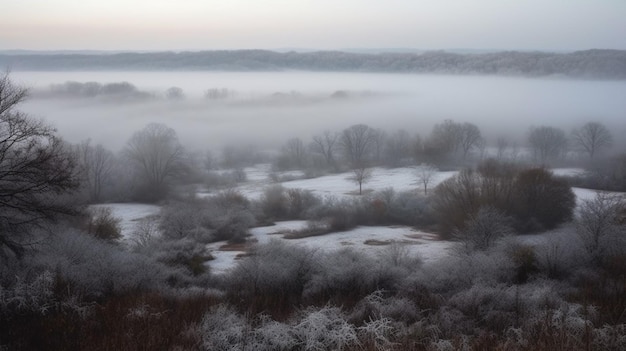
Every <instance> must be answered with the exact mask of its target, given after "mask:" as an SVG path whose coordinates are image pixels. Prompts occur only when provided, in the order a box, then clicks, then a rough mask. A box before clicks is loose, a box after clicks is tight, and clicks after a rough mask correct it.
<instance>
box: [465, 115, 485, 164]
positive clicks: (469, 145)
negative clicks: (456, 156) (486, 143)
mask: <svg viewBox="0 0 626 351" xmlns="http://www.w3.org/2000/svg"><path fill="white" fill-rule="evenodd" d="M460 137H461V139H460V141H459V143H460V144H461V149H462V150H463V159H465V158H467V154H468V153H469V152H470V151H471V150H472V149H473V148H475V147H480V144H481V142H482V140H483V138H482V136H481V135H480V129H478V127H477V126H476V125H475V124H472V123H463V124H462V125H461V128H460Z"/></svg>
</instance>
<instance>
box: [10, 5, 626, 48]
mask: <svg viewBox="0 0 626 351" xmlns="http://www.w3.org/2000/svg"><path fill="white" fill-rule="evenodd" d="M1 9H2V12H1V13H0V50H7V49H28V50H214V49H278V48H310V49H345V48H415V49H429V50H432V49H451V48H466V49H499V50H502V49H511V50H581V49H591V48H607V49H626V0H222V1H217V0H204V1H202V0H2V6H1Z"/></svg>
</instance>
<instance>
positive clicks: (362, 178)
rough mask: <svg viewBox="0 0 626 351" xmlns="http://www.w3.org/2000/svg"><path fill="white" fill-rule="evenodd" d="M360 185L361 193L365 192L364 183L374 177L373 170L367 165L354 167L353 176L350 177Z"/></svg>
mask: <svg viewBox="0 0 626 351" xmlns="http://www.w3.org/2000/svg"><path fill="white" fill-rule="evenodd" d="M349 179H350V180H352V181H353V182H355V183H357V184H358V185H359V195H362V194H363V184H364V183H367V182H368V181H369V180H370V179H372V170H371V169H370V168H369V167H367V166H366V165H359V166H356V167H354V168H353V169H352V176H351V177H350V178H349Z"/></svg>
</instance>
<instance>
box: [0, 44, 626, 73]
mask: <svg viewBox="0 0 626 351" xmlns="http://www.w3.org/2000/svg"><path fill="white" fill-rule="evenodd" d="M0 67H11V69H13V70H16V71H17V70H53V71H54V70H69V71H72V70H79V71H80V70H131V71H132V70H213V71H284V70H305V71H334V72H403V73H405V72H412V73H437V74H465V75H467V74H480V75H504V76H526V77H546V76H561V77H572V78H589V79H626V51H624V50H586V51H577V52H572V53H549V52H517V51H506V52H496V53H478V54H462V53H451V52H445V51H429V52H424V53H382V54H366V53H354V52H340V51H318V52H286V53H281V52H274V51H267V50H234V51H201V52H180V53H174V52H154V53H112V54H59V53H53V54H47V53H45V52H43V53H37V54H15V53H13V54H11V53H4V54H0Z"/></svg>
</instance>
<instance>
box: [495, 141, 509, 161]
mask: <svg viewBox="0 0 626 351" xmlns="http://www.w3.org/2000/svg"><path fill="white" fill-rule="evenodd" d="M496 148H497V150H498V154H497V156H496V157H497V158H498V160H503V159H504V158H505V157H506V151H507V149H508V148H509V141H508V140H507V139H506V138H505V137H499V138H498V140H496Z"/></svg>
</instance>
